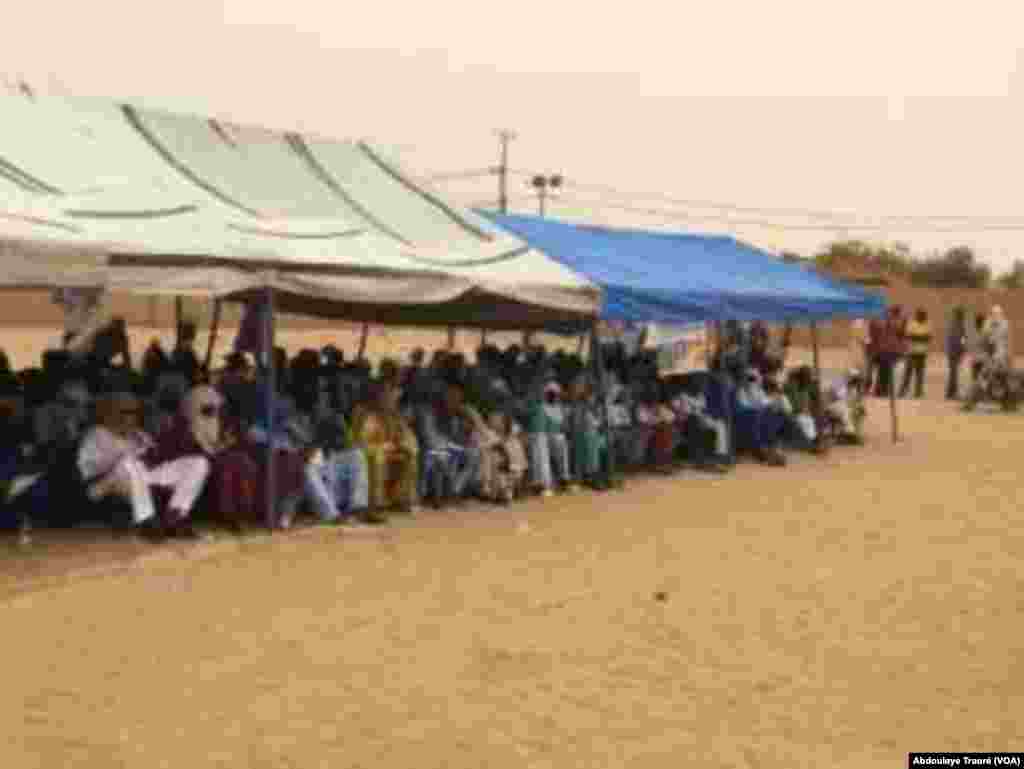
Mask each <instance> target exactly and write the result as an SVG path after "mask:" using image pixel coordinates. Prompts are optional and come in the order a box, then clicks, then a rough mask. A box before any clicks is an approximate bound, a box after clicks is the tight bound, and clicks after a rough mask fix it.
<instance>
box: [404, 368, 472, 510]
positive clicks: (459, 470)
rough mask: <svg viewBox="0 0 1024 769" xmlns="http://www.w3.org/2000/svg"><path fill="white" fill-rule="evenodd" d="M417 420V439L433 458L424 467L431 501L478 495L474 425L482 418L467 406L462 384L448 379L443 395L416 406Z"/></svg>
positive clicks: (440, 501) (437, 501) (455, 499)
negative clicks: (419, 406) (428, 404)
mask: <svg viewBox="0 0 1024 769" xmlns="http://www.w3.org/2000/svg"><path fill="white" fill-rule="evenodd" d="M418 421H419V433H420V436H419V437H420V440H421V441H422V442H423V447H424V449H425V450H426V451H428V452H429V453H430V456H431V458H432V460H433V463H432V464H431V466H430V467H429V468H424V470H425V472H426V473H429V478H428V479H427V481H426V484H427V489H426V490H427V492H428V493H429V494H430V496H431V499H432V500H433V501H434V502H435V504H441V503H442V502H444V501H458V500H462V499H465V498H466V497H468V496H470V495H479V494H480V492H481V481H482V463H483V450H482V448H481V445H480V440H481V436H480V435H479V434H478V432H477V429H478V426H479V425H480V423H481V422H482V420H480V419H479V415H478V414H474V413H472V412H471V411H470V409H468V408H467V406H466V402H465V391H464V389H463V387H462V385H461V384H460V383H459V382H457V381H449V382H448V383H447V384H446V386H445V392H444V396H443V398H441V399H439V400H436V401H435V402H434V403H433V404H432V405H430V406H427V407H425V408H422V409H420V412H419V420H418Z"/></svg>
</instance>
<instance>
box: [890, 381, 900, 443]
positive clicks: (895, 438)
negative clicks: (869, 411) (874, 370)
mask: <svg viewBox="0 0 1024 769" xmlns="http://www.w3.org/2000/svg"><path fill="white" fill-rule="evenodd" d="M895 379H896V376H895V374H894V375H893V376H892V380H893V381H892V382H891V383H890V387H889V413H890V415H891V416H892V442H893V443H899V442H900V423H899V417H898V416H897V415H896V382H895Z"/></svg>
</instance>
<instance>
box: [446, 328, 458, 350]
mask: <svg viewBox="0 0 1024 769" xmlns="http://www.w3.org/2000/svg"><path fill="white" fill-rule="evenodd" d="M455 334H456V332H455V326H449V327H448V352H455Z"/></svg>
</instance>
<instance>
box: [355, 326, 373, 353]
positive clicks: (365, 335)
mask: <svg viewBox="0 0 1024 769" xmlns="http://www.w3.org/2000/svg"><path fill="white" fill-rule="evenodd" d="M369 338H370V324H369V323H364V324H363V331H362V334H361V336H360V337H359V354H358V355H357V356H356V360H359V361H361V360H365V359H366V343H367V342H368V341H369Z"/></svg>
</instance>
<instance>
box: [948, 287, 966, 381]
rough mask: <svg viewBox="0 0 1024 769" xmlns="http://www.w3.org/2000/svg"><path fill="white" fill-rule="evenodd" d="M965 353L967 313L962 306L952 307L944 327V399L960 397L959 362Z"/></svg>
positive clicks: (961, 361)
mask: <svg viewBox="0 0 1024 769" xmlns="http://www.w3.org/2000/svg"><path fill="white" fill-rule="evenodd" d="M966 353H967V313H966V311H965V310H964V308H963V307H954V308H953V314H952V315H951V316H950V319H949V325H948V326H947V327H946V363H947V367H948V370H949V374H948V377H947V379H946V400H948V401H955V400H959V399H960V364H961V363H963V359H964V355H965V354H966Z"/></svg>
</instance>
